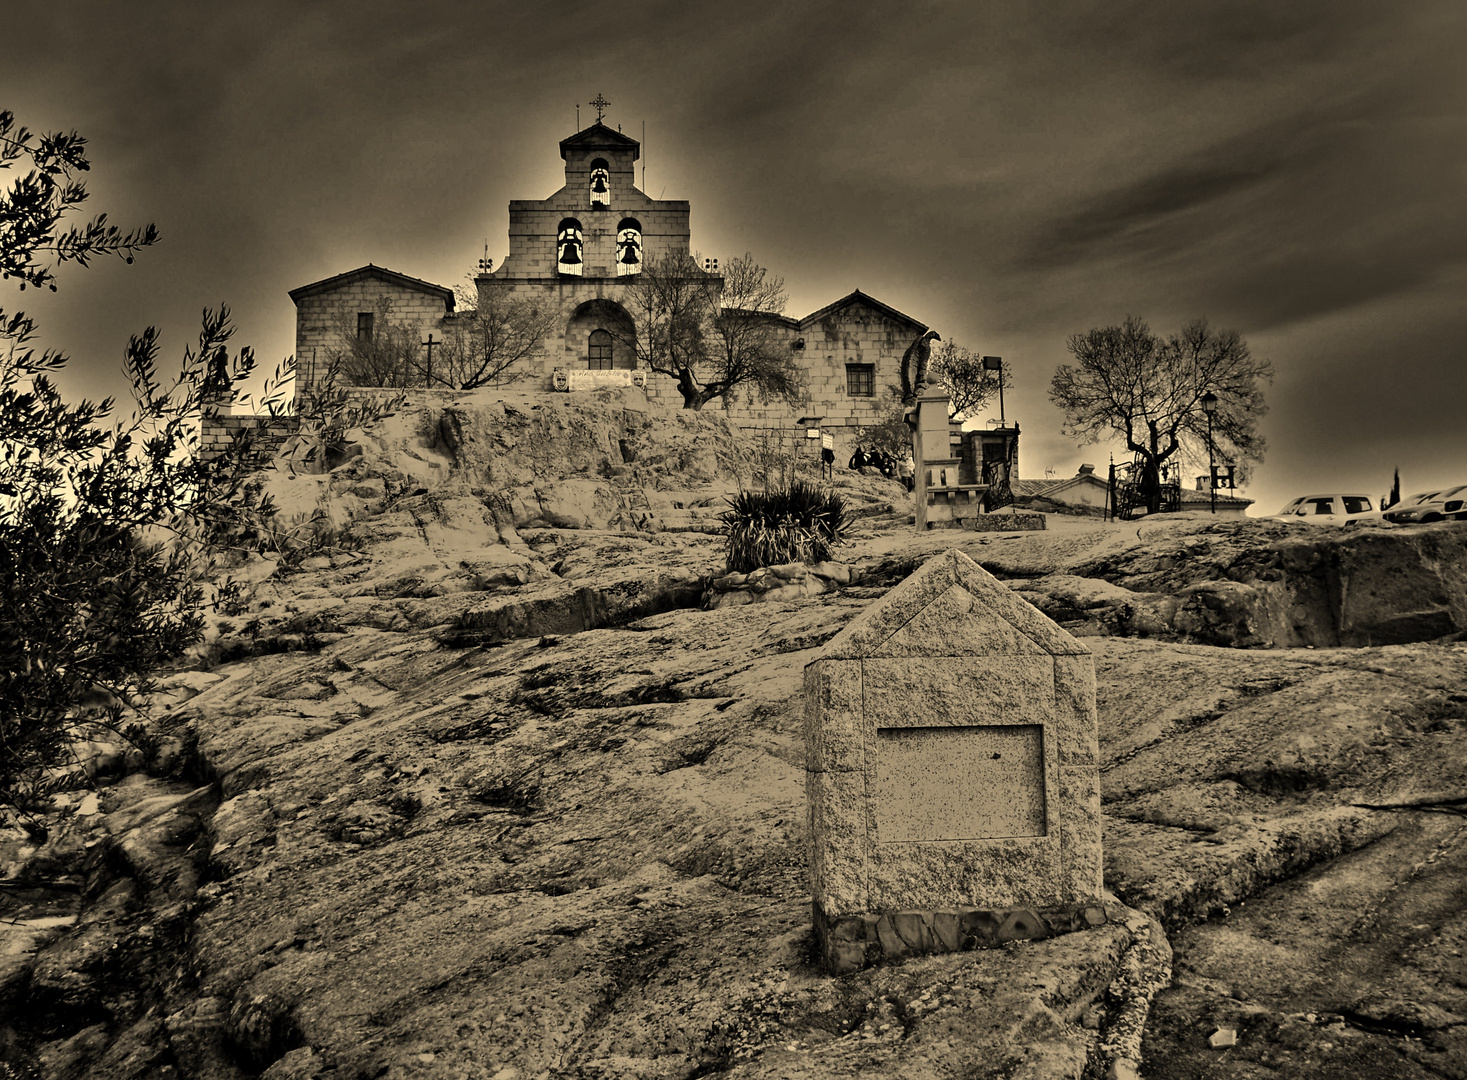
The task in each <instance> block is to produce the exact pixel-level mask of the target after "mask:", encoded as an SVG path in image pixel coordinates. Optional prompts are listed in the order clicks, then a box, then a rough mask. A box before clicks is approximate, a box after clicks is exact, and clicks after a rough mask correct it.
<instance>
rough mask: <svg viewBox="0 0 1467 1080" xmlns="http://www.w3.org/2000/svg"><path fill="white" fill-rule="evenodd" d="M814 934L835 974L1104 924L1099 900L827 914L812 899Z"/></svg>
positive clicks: (828, 967)
mask: <svg viewBox="0 0 1467 1080" xmlns="http://www.w3.org/2000/svg"><path fill="white" fill-rule="evenodd" d="M811 906H812V908H813V911H814V917H815V940H816V942H817V943H818V945H819V949H820V957H821V960H822V961H823V962H824V964H825V966H826V968H827V969H828V970H829V971H831V972H832V973H834V974H836V975H843V974H845V973H846V972H848V971H859V970H860V969H861V968H864V967H869V966H871V965H872V964H876V963H880V962H881V961H883V960H896V959H900V958H902V957H906V956H921V955H924V954H926V953H943V952H961V951H964V950H967V949H990V948H994V947H995V946H998V945H1002V944H1004V943H1005V942H1008V941H1018V940H1021V939H1033V938H1046V937H1052V936H1053V935H1055V934H1067V933H1069V932H1071V931H1073V930H1088V929H1090V928H1091V927H1095V926H1102V925H1104V924H1105V922H1106V921H1107V920H1106V914H1105V909H1104V908H1103V907H1101V906H1100V905H1099V904H1088V905H1083V906H1077V907H1060V908H998V909H994V908H971V907H962V908H944V909H940V910H936V911H889V912H885V913H882V914H874V913H863V914H859V915H837V916H835V917H834V918H830V917H827V916H826V914H825V912H824V910H822V909H821V907H820V905H819V904H818V903H815V904H812V905H811Z"/></svg>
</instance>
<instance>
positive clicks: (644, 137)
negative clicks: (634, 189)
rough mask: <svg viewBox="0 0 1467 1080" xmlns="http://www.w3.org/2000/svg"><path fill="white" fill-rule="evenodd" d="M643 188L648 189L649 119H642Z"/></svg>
mask: <svg viewBox="0 0 1467 1080" xmlns="http://www.w3.org/2000/svg"><path fill="white" fill-rule="evenodd" d="M642 190H643V191H646V190H647V121H645V120H643V121H642Z"/></svg>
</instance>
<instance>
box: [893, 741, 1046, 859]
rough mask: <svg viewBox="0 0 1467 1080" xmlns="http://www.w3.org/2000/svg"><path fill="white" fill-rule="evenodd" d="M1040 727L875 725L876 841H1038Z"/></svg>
mask: <svg viewBox="0 0 1467 1080" xmlns="http://www.w3.org/2000/svg"><path fill="white" fill-rule="evenodd" d="M1043 731H1044V729H1043V728H1042V727H1041V726H1040V725H1038V724H1010V725H999V724H984V725H975V726H971V727H920V728H913V727H908V728H879V729H877V732H876V742H877V746H876V753H877V760H876V786H875V788H874V789H873V791H872V799H873V803H874V806H873V809H874V810H875V812H876V842H877V843H878V844H890V843H895V842H897V841H899V840H993V839H1003V838H1006V837H1015V836H1043V835H1044V834H1045V832H1046V824H1045V820H1044V739H1043Z"/></svg>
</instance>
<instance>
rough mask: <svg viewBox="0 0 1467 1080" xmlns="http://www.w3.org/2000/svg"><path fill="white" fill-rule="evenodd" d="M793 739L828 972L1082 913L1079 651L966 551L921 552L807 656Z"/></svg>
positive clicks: (1093, 809) (1083, 700) (1088, 705)
mask: <svg viewBox="0 0 1467 1080" xmlns="http://www.w3.org/2000/svg"><path fill="white" fill-rule="evenodd" d="M805 749H806V797H807V802H808V811H809V819H810V881H811V893H812V896H813V904H814V920H815V930H816V936H817V938H818V939H819V942H820V948H821V954H822V957H823V959H824V961H825V963H826V965H827V966H828V967H829V968H830V969H831V970H833V971H837V972H841V971H851V970H854V969H856V968H859V967H862V966H864V965H866V964H869V963H873V962H875V961H877V960H879V959H882V958H883V957H892V956H897V955H911V954H913V953H921V952H943V951H951V950H952V949H953V948H954V947H957V948H964V949H967V948H974V947H981V946H986V945H997V944H1001V943H1002V942H1004V941H1010V940H1014V939H1015V938H1021V937H1022V938H1035V937H1046V936H1048V935H1049V934H1052V933H1060V932H1065V931H1069V930H1079V929H1085V928H1087V927H1090V926H1093V925H1096V923H1097V916H1096V913H1097V912H1103V910H1104V908H1103V901H1102V899H1101V860H1100V772H1099V758H1098V748H1097V741H1096V717H1095V668H1094V662H1093V661H1092V659H1091V657H1090V653H1089V650H1087V649H1086V648H1085V647H1084V646H1083V645H1081V644H1080V643H1079V642H1078V641H1076V640H1075V639H1074V638H1072V637H1071V636H1070V635H1069V634H1067V633H1065V632H1064V631H1063V630H1061V629H1060V628H1059V627H1058V626H1056V625H1055V624H1054V623H1053V622H1051V621H1050V620H1049V619H1047V618H1046V617H1045V616H1044V615H1042V614H1040V613H1039V612H1038V611H1036V610H1035V609H1034V608H1033V607H1032V606H1030V605H1029V604H1028V603H1027V602H1026V601H1024V600H1022V599H1020V598H1019V597H1018V596H1016V595H1015V594H1014V593H1013V592H1012V591H1011V590H1010V589H1008V588H1007V587H1005V586H1004V585H1003V584H1002V583H1000V582H999V581H997V580H996V579H995V578H993V577H992V576H991V575H990V574H988V573H987V571H985V570H983V569H982V568H981V567H980V566H979V565H978V564H977V563H975V562H973V560H972V559H970V558H968V557H967V556H966V555H964V554H962V553H961V552H959V551H957V550H955V549H954V550H950V551H947V552H945V553H943V554H941V555H935V556H933V557H932V558H931V559H929V560H928V561H927V562H926V563H924V564H923V565H922V566H921V567H920V568H919V569H918V570H917V571H916V572H915V573H913V574H912V575H911V576H910V577H908V578H907V579H906V580H905V581H903V582H902V583H901V584H900V585H898V586H897V587H896V588H894V589H892V590H891V591H890V592H889V593H887V594H886V596H884V597H883V598H882V599H881V600H879V601H877V602H876V603H875V604H873V605H871V606H870V607H869V608H867V609H866V610H865V611H863V612H862V613H861V614H860V615H859V616H857V617H856V618H855V619H853V620H852V621H851V622H850V624H849V625H847V626H846V627H845V628H844V629H843V630H842V631H841V632H840V633H839V634H837V635H836V636H835V637H834V638H832V639H831V640H830V642H829V643H827V645H826V646H825V648H824V650H822V652H821V654H820V656H819V658H817V659H816V660H814V661H812V662H811V663H810V664H808V665H806V667H805ZM1099 921H1103V915H1102V916H1101V918H1100V920H1099Z"/></svg>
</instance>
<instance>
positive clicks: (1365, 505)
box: [1273, 495, 1380, 525]
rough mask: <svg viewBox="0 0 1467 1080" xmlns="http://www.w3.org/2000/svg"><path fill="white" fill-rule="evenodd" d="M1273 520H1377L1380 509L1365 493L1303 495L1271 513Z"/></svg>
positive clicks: (1331, 522)
mask: <svg viewBox="0 0 1467 1080" xmlns="http://www.w3.org/2000/svg"><path fill="white" fill-rule="evenodd" d="M1273 520H1275V521H1302V522H1305V523H1307V524H1309V525H1344V524H1347V523H1348V522H1352V521H1379V520H1380V511H1379V510H1377V509H1376V508H1375V504H1374V503H1372V502H1371V501H1370V496H1369V495H1303V496H1301V497H1299V498H1297V499H1295V500H1294V501H1293V502H1291V503H1289V505H1287V506H1285V507H1284V508H1283V509H1282V510H1280V511H1279V512H1278V513H1277V514H1275V515H1274V516H1273Z"/></svg>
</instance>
